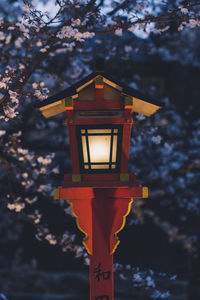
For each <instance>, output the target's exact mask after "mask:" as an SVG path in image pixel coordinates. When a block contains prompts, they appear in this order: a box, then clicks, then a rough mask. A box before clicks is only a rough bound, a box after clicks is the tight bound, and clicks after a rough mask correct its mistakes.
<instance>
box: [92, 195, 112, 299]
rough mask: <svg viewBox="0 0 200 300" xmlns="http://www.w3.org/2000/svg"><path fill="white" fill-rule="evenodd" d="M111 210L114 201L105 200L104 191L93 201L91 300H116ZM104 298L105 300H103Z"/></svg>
mask: <svg viewBox="0 0 200 300" xmlns="http://www.w3.org/2000/svg"><path fill="white" fill-rule="evenodd" d="M111 209H112V200H111V201H110V199H107V198H105V195H104V194H102V190H101V191H99V192H97V193H96V195H95V198H94V199H93V201H92V212H93V214H92V225H93V237H92V239H93V243H92V249H93V255H92V256H90V300H96V299H106V300H107V299H109V300H113V299H114V295H113V255H112V254H110V252H111V251H110V250H111V249H110V232H111V231H112V219H111V218H112V216H111V215H110V212H111ZM94 272H96V273H94ZM97 276H98V277H97ZM98 279H99V280H98ZM103 296H105V298H101V297H103Z"/></svg>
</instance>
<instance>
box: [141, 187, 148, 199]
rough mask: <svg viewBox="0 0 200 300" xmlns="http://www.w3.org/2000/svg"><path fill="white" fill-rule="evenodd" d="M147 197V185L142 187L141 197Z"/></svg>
mask: <svg viewBox="0 0 200 300" xmlns="http://www.w3.org/2000/svg"><path fill="white" fill-rule="evenodd" d="M148 197H149V190H148V187H143V188H142V198H148Z"/></svg>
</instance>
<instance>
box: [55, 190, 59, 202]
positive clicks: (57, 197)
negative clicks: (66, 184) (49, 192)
mask: <svg viewBox="0 0 200 300" xmlns="http://www.w3.org/2000/svg"><path fill="white" fill-rule="evenodd" d="M59 199H60V190H59V189H58V188H57V189H55V190H54V200H59Z"/></svg>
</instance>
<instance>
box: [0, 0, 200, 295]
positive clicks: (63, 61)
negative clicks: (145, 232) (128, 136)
mask: <svg viewBox="0 0 200 300" xmlns="http://www.w3.org/2000/svg"><path fill="white" fill-rule="evenodd" d="M6 2H7V1H1V4H0V6H1V11H0V17H1V19H0V49H1V50H0V51H1V61H2V64H1V75H0V89H1V90H0V108H1V115H0V124H1V125H0V126H1V127H0V145H1V147H0V149H1V150H0V161H1V166H2V167H1V173H2V176H1V200H2V203H4V206H5V205H6V206H7V208H8V209H9V210H10V211H11V213H14V212H16V213H17V214H18V215H20V216H21V217H22V216H23V218H26V219H27V220H29V222H31V223H32V224H33V225H34V227H35V236H36V238H37V239H39V240H46V241H48V242H49V243H50V244H51V245H59V246H60V247H61V248H62V250H63V251H68V250H69V251H72V252H73V253H74V255H75V256H76V257H83V261H84V262H85V263H86V264H87V263H88V257H87V254H86V252H85V250H84V249H83V247H82V246H80V239H79V238H78V237H77V236H76V234H75V231H74V229H73V226H71V227H70V229H68V228H62V230H60V231H59V232H56V230H54V229H52V228H51V226H50V225H49V224H48V222H47V220H48V214H51V212H52V209H54V208H55V207H58V206H59V207H60V211H63V212H64V213H65V217H66V218H68V219H69V220H70V222H71V223H72V222H73V218H72V216H71V211H70V207H69V205H68V204H67V201H64V202H60V203H55V202H54V200H53V190H54V187H55V186H56V184H57V183H59V182H61V180H62V179H61V178H62V174H63V173H66V170H67V171H69V172H70V168H71V166H70V161H69V149H68V136H67V132H66V128H65V127H64V125H63V116H62V115H59V116H57V117H54V118H53V119H52V120H44V119H43V118H42V117H41V116H40V115H39V113H37V112H36V110H35V108H34V104H35V103H36V101H42V100H44V99H46V98H47V97H48V95H49V94H53V93H55V92H56V91H57V90H58V89H59V90H61V89H63V88H65V87H67V86H70V85H71V84H72V83H74V82H75V81H77V80H78V79H80V78H82V77H84V76H85V75H86V74H88V73H89V72H91V70H92V62H93V60H94V57H95V55H97V54H99V52H100V53H101V54H102V55H103V56H104V57H105V58H106V59H107V61H108V62H109V59H110V60H112V59H113V58H115V62H116V64H118V61H117V58H118V57H117V56H119V51H120V55H121V57H122V58H124V59H125V60H129V59H131V54H132V53H139V52H140V51H141V49H144V48H145V49H147V52H148V53H149V54H155V55H158V54H163V56H164V57H165V58H166V60H171V59H173V58H174V57H175V58H176V59H177V60H181V61H182V62H184V60H185V61H187V60H189V61H192V63H193V64H194V65H197V66H199V57H198V56H197V55H196V54H195V53H196V52H197V51H198V46H197V45H194V46H191V44H190V45H189V46H188V45H186V46H185V47H181V46H180V47H179V50H180V51H177V50H176V51H175V50H174V46H173V45H175V44H177V36H179V37H181V39H182V40H183V41H184V42H185V37H188V36H189V37H191V35H192V34H193V35H195V36H198V35H199V32H198V27H199V26H200V19H199V18H200V13H199V7H200V2H198V1H181V0H177V1H170V0H168V1H167V2H166V1H159V2H158V1H154V0H151V1H150V0H149V1H142V0H135V1H129V0H125V1H102V0H101V1H95V0H90V1H78V0H61V1H60V0H57V1H55V4H54V9H52V10H51V11H44V10H43V11H41V10H40V9H39V8H38V5H39V3H38V2H35V3H33V2H31V1H23V2H22V1H14V2H13V4H11V3H10V5H9V8H8V6H7V5H6ZM44 5H45V1H44ZM47 8H48V7H47ZM132 40H133V43H137V45H136V47H134V48H133V46H132V45H130V41H132ZM163 40H164V41H163ZM159 41H160V43H161V44H162V46H161V47H157V45H158V44H159ZM191 48H192V49H191ZM115 70H118V68H117V67H116V69H115ZM123 75H124V74H122V76H123ZM122 76H121V77H122ZM123 80H124V81H128V83H129V84H130V85H132V86H134V87H136V88H138V89H140V88H141V79H140V77H137V76H136V77H135V78H130V77H129V78H127V77H126V76H124V79H123ZM150 89H152V94H153V95H154V91H155V87H153V86H148V87H147V90H150ZM162 101H163V105H164V106H165V107H166V109H165V110H164V111H163V112H161V113H159V114H158V115H157V116H155V117H154V118H151V119H149V120H146V119H144V116H142V115H137V116H135V119H136V122H135V129H134V132H133V139H132V147H131V152H130V155H131V163H130V169H131V171H133V172H136V173H138V176H139V178H140V180H141V182H142V181H143V182H145V185H149V186H150V187H151V190H152V191H151V194H150V197H151V199H152V200H154V204H152V203H151V204H149V203H144V202H143V201H139V200H137V201H135V204H134V206H133V214H132V215H131V217H130V218H129V220H128V223H129V225H130V226H133V225H134V226H136V225H137V224H138V223H144V222H145V219H150V220H151V222H153V223H154V224H155V225H156V226H158V227H159V228H161V230H162V231H163V232H164V234H166V236H168V239H169V242H177V243H178V244H181V245H182V246H183V248H184V249H185V250H186V251H187V252H188V253H189V255H191V256H193V257H197V252H198V245H197V242H198V237H197V230H194V228H195V226H197V225H199V223H198V217H199V198H200V195H199V191H198V188H197V179H196V178H197V177H196V175H199V156H198V154H197V153H196V152H195V151H196V148H197V147H198V146H199V125H200V124H199V122H198V121H196V120H194V121H192V131H190V134H189V136H188V135H187V134H188V131H189V128H191V124H189V123H188V122H186V121H185V120H184V119H183V118H182V116H180V115H179V114H178V113H177V112H176V108H175V107H173V105H171V103H169V102H168V101H167V99H163V100H162ZM58 129H59V130H58ZM42 132H43V133H42ZM183 137H184V139H183ZM44 139H45V142H44ZM47 144H48V145H49V147H48V146H47ZM52 144H54V145H56V146H52ZM195 147H196V148H195ZM47 148H49V149H50V151H48V152H47V151H46V149H47ZM184 148H188V149H187V152H184V151H183V149H184ZM58 149H59V151H61V152H60V154H59V151H58ZM66 149H67V153H66ZM152 157H153V159H152ZM174 178H176V180H175V179H174ZM185 190H187V192H184V191H185ZM42 201H43V203H44V204H42ZM47 202H48V204H47ZM5 203H6V204H5ZM49 203H51V204H49ZM48 205H49V206H51V208H50V209H49V210H47V207H48ZM166 210H167V212H168V216H166ZM174 214H176V216H177V219H174V217H173V216H174ZM3 215H4V216H6V215H7V213H6V212H5V213H3ZM171 219H173V222H171ZM188 220H189V221H191V222H192V225H191V226H190V227H189V228H187V229H186V226H185V225H186V224H188ZM7 222H8V221H6V224H7ZM2 224H3V223H2ZM2 224H1V226H2ZM19 224H20V221H19ZM19 227H20V225H19ZM17 228H18V227H17ZM17 228H16V231H17ZM183 228H184V229H183ZM185 229H186V230H185ZM12 235H14V236H18V235H20V230H19V231H17V233H16V232H15V231H13V232H12ZM116 270H118V273H119V276H120V278H121V279H122V280H125V279H126V277H127V276H128V275H127V274H129V277H131V278H133V283H134V284H135V286H143V287H144V288H147V289H149V294H150V295H151V296H152V298H159V297H160V298H163V299H164V298H167V297H169V295H170V292H169V291H168V290H163V291H160V290H159V287H158V288H157V287H156V284H155V280H154V277H153V276H154V274H155V272H154V271H152V270H151V271H150V270H148V271H145V272H143V271H141V270H140V269H137V268H133V267H131V266H126V267H125V268H124V267H123V266H122V265H120V264H116ZM172 275H173V274H171V275H170V276H171V278H172V280H173V279H175V277H173V276H172Z"/></svg>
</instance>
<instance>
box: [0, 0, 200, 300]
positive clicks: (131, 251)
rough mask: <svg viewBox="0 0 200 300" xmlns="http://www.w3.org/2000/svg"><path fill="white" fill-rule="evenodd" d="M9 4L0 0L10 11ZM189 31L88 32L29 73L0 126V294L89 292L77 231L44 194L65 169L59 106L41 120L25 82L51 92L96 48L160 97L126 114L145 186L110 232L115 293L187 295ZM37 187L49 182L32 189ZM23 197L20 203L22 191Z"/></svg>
mask: <svg viewBox="0 0 200 300" xmlns="http://www.w3.org/2000/svg"><path fill="white" fill-rule="evenodd" d="M17 2H18V1H9V6H10V8H9V9H10V14H11V13H12V12H13V16H14V10H15V6H14V5H15V4H16V3H17ZM170 3H171V2H170ZM0 5H1V7H3V5H5V1H2V4H0ZM20 5H21V3H20ZM1 14H3V11H2V12H1ZM4 14H5V15H6V14H8V11H7V8H5V12H4ZM199 37H200V33H199V29H198V28H193V29H189V28H188V29H185V30H184V31H181V32H177V30H176V28H173V27H172V28H171V29H170V30H169V31H167V32H164V33H163V34H161V35H155V34H149V36H147V37H146V38H145V39H143V38H141V37H139V35H137V36H136V35H134V34H133V33H132V32H125V33H123V35H121V36H119V35H116V34H109V35H103V34H99V35H98V36H96V37H95V38H93V39H88V40H87V41H86V42H85V43H83V44H82V45H81V46H79V47H77V49H75V50H73V51H71V52H67V53H65V52H64V53H63V52H58V51H57V52H55V55H54V56H50V57H49V58H48V59H47V61H46V62H45V63H44V64H43V65H42V67H41V69H40V70H39V71H38V72H36V74H35V75H34V76H33V78H32V79H31V81H30V83H29V85H27V95H28V96H27V97H26V101H25V102H24V104H23V105H22V107H20V116H19V117H18V118H17V119H16V120H13V121H12V122H11V123H10V124H9V125H8V124H6V125H4V127H3V126H2V130H4V129H6V130H7V134H6V136H4V137H3V140H2V144H1V145H4V146H5V149H7V150H6V153H5V151H4V150H3V149H2V150H0V152H1V153H0V161H1V166H0V190H1V195H2V201H1V209H0V235H1V239H0V244H1V248H0V297H2V298H0V299H6V298H7V299H8V300H18V299H19V300H31V299H34V300H35V299H37V300H40V299H48V300H50V299H54V300H59V299H76V300H79V299H80V300H81V299H89V274H88V272H89V270H88V265H87V263H88V258H87V254H86V253H85V250H84V249H83V248H82V246H81V242H82V238H83V235H82V233H81V232H79V231H78V229H77V228H76V224H75V219H74V218H73V217H72V216H71V214H70V209H69V206H68V204H67V202H65V201H64V202H61V203H57V202H55V201H54V200H53V197H52V190H53V189H54V188H55V187H57V186H58V185H61V184H62V181H63V176H64V174H65V173H70V172H71V165H70V159H69V145H68V136H67V129H66V125H65V115H64V114H60V115H58V116H55V117H52V118H49V119H44V118H43V117H42V116H41V114H40V113H39V112H38V111H37V110H36V109H35V107H34V103H35V102H36V99H35V98H34V96H33V93H34V91H33V92H31V86H32V83H33V82H35V81H38V80H39V81H43V82H45V85H47V86H48V88H49V90H50V95H53V94H55V93H57V92H58V91H61V90H62V89H64V88H66V87H67V86H70V85H72V84H74V83H75V82H76V81H78V80H80V79H81V78H84V77H85V76H86V75H87V74H89V73H90V72H92V71H93V69H94V62H95V59H96V57H97V56H101V57H104V59H105V71H106V72H108V73H110V74H111V75H114V76H115V77H116V78H117V79H119V80H120V81H121V82H122V83H124V84H126V85H130V86H131V87H133V88H135V89H138V90H139V91H141V92H143V93H144V94H146V95H149V96H151V97H154V98H155V99H157V100H159V101H161V103H162V105H163V109H162V110H161V111H159V112H158V113H157V114H156V115H155V116H152V117H151V118H143V117H142V116H138V115H134V127H133V132H132V139H131V148H130V172H135V173H136V174H137V178H138V180H139V182H140V183H141V184H143V185H145V186H148V187H149V198H148V199H144V200H139V199H136V200H135V201H134V203H133V206H132V210H131V213H130V215H129V216H128V217H127V223H126V226H125V228H124V229H123V231H122V232H120V233H119V238H120V241H121V242H120V245H119V246H118V249H117V251H116V253H115V255H114V261H115V270H116V271H115V294H116V300H125V299H135V300H140V299H141V300H142V299H145V300H146V299H151V298H154V299H170V300H178V299H180V300H186V299H187V300H195V299H199V297H200V287H199V283H200V271H199V267H200V264H199V246H200V245H199V228H200V227H199V225H200V221H199V215H200V205H199V204H200V189H199V184H200V152H199V146H200V120H199V111H200V109H199V99H200V89H199V82H200V52H199V47H200V43H199V40H200V39H199ZM3 57H4V56H3ZM4 59H5V58H4ZM30 99H31V101H30ZM19 131H21V132H22V133H21V135H20V137H19V138H18V137H17V133H18V132H19ZM18 139H20V142H19V141H18ZM9 143H10V144H9ZM9 147H10V148H9ZM11 147H13V149H15V150H16V149H17V148H22V149H28V151H29V152H28V153H29V155H31V156H33V157H32V158H30V160H29V161H28V160H27V161H26V159H25V160H23V161H22V160H21V161H20V160H19V161H17V160H16V157H15V158H14V157H13V156H12V153H11V152H9V151H10V150H9V149H11ZM50 153H55V156H54V157H53V158H52V162H51V164H50V165H49V166H48V167H47V169H45V168H46V165H45V163H44V166H43V167H44V170H43V171H41V167H40V171H39V172H40V175H38V174H36V173H37V172H36V171H34V170H37V168H38V165H37V164H38V158H39V157H41V156H47V155H48V154H50ZM34 159H35V161H34ZM5 160H6V163H5ZM34 162H35V165H34ZM6 164H8V165H10V166H11V167H10V166H8V165H6ZM5 165H6V166H8V167H5ZM45 170H46V171H45ZM26 172H27V173H28V176H29V178H32V180H33V181H34V184H33V185H32V186H31V185H30V188H29V187H28V185H29V184H30V183H27V181H26V180H25V185H26V186H27V188H25V187H23V186H22V185H21V184H20V182H22V180H24V179H23V178H25V177H26V175H23V174H24V173H26ZM34 172H35V173H34ZM42 172H43V173H42ZM17 174H19V175H17ZM48 184H49V185H50V187H49V189H48V188H46V189H45V188H44V187H41V185H44V186H45V185H48ZM10 190H12V192H10ZM13 195H14V198H15V200H16V199H17V197H21V199H25V202H26V207H25V209H24V210H21V212H20V213H16V212H15V211H14V210H12V209H11V210H9V209H8V208H7V206H8V203H11V202H10V197H11V198H12V196H13ZM35 196H37V201H35V202H34V201H33V203H31V204H30V203H29V202H30V201H29V200H27V199H33V198H34V197H35ZM20 201H21V200H19V201H18V202H19V203H21V202H20ZM28 204H30V205H28ZM38 215H41V216H40V217H39V221H37V218H38ZM49 235H53V236H49ZM54 241H56V242H55V245H54ZM1 293H2V294H1Z"/></svg>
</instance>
